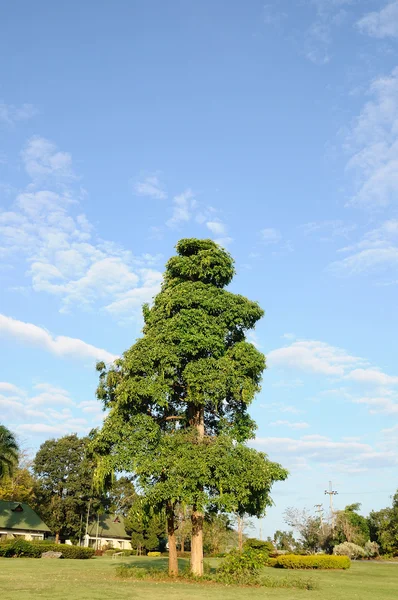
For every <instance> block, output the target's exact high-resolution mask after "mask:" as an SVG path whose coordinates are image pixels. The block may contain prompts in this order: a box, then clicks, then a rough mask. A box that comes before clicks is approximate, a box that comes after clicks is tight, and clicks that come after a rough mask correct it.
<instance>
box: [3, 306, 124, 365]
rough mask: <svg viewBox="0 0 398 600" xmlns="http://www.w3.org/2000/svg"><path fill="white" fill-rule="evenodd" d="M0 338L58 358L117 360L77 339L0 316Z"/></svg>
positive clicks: (113, 356) (104, 351)
mask: <svg viewBox="0 0 398 600" xmlns="http://www.w3.org/2000/svg"><path fill="white" fill-rule="evenodd" d="M0 336H8V337H11V338H12V339H13V340H16V341H18V342H22V343H24V344H28V345H31V346H36V347H38V348H42V349H43V350H46V351H47V352H50V353H51V354H54V355H56V356H60V357H69V358H75V359H82V358H84V359H90V360H92V361H94V360H103V361H105V362H112V361H114V360H115V358H117V356H116V355H115V354H111V353H110V352H107V351H106V350H103V349H102V348H96V347H95V346H92V345H91V344H87V343H86V342H83V340H80V339H78V338H71V337H67V336H53V335H52V334H50V333H49V332H48V331H46V330H45V329H43V328H42V327H38V326H37V325H33V324H32V323H25V322H23V321H17V320H16V319H12V318H11V317H7V316H5V315H2V314H0Z"/></svg>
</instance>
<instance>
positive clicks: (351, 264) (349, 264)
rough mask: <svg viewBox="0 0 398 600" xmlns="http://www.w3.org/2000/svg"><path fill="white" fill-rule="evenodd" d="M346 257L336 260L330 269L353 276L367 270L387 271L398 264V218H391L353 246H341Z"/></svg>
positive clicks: (339, 273)
mask: <svg viewBox="0 0 398 600" xmlns="http://www.w3.org/2000/svg"><path fill="white" fill-rule="evenodd" d="M339 253H340V254H343V255H344V254H345V255H346V256H345V257H344V258H341V259H339V260H336V261H334V262H333V263H332V264H331V265H330V266H329V270H330V271H331V272H332V273H334V274H335V275H341V276H351V275H360V274H362V273H367V272H375V271H376V272H379V273H382V272H385V271H386V270H388V269H389V268H391V267H393V268H394V272H396V266H397V265H398V220H397V219H389V220H388V221H384V222H383V223H381V224H380V225H379V227H376V228H374V229H371V230H370V231H368V232H367V233H365V235H364V236H363V238H362V239H361V240H360V241H359V242H357V243H356V244H353V245H351V246H346V247H344V248H341V249H340V251H339Z"/></svg>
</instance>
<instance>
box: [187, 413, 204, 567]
mask: <svg viewBox="0 0 398 600" xmlns="http://www.w3.org/2000/svg"><path fill="white" fill-rule="evenodd" d="M189 416H190V425H191V426H192V427H195V429H196V431H197V434H198V438H199V441H200V440H202V439H203V438H204V435H205V419H204V416H205V409H204V406H200V407H199V408H198V407H197V406H192V407H191V410H190V415H189ZM203 521H204V515H203V512H201V511H200V510H198V509H197V507H196V506H195V505H194V506H193V507H192V515H191V523H192V540H191V572H192V574H193V575H196V576H197V577H202V575H203Z"/></svg>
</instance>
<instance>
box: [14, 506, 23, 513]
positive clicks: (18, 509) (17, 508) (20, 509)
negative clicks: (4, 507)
mask: <svg viewBox="0 0 398 600" xmlns="http://www.w3.org/2000/svg"><path fill="white" fill-rule="evenodd" d="M11 510H12V512H23V508H22V506H21V505H20V504H17V506H15V507H14V508H12V509H11Z"/></svg>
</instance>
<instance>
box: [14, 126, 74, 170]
mask: <svg viewBox="0 0 398 600" xmlns="http://www.w3.org/2000/svg"><path fill="white" fill-rule="evenodd" d="M21 156H22V160H23V162H24V165H25V169H26V172H27V174H28V175H29V176H30V177H31V178H32V179H33V180H37V179H40V180H41V179H43V178H44V179H45V178H48V177H53V178H58V179H62V180H65V179H71V178H74V177H75V174H74V173H73V169H72V157H71V155H70V154H69V152H61V151H60V150H58V148H57V146H56V145H55V144H54V143H53V142H50V141H49V140H47V139H45V138H43V137H40V136H35V137H32V138H31V139H30V140H29V141H28V143H27V144H26V146H25V148H24V149H23V151H22V153H21Z"/></svg>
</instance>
